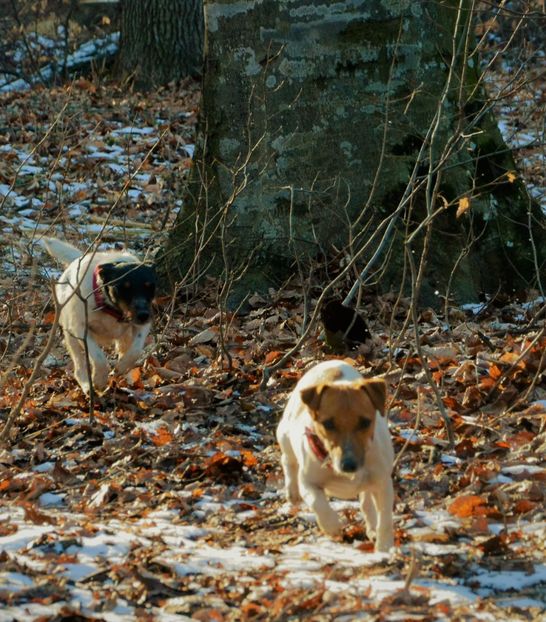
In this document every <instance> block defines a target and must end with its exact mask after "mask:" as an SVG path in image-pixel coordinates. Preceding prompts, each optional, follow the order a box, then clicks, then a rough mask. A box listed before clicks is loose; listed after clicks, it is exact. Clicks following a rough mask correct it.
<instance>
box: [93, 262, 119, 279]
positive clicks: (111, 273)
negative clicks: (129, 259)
mask: <svg viewBox="0 0 546 622" xmlns="http://www.w3.org/2000/svg"><path fill="white" fill-rule="evenodd" d="M116 267H117V266H116V264H115V263H102V264H100V265H99V266H98V268H97V270H98V273H99V275H100V278H101V280H102V282H103V283H105V284H108V283H110V282H111V281H115V280H116V278H118V276H119V275H118V273H117V270H116Z"/></svg>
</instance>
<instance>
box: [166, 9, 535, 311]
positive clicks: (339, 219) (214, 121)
mask: <svg viewBox="0 0 546 622" xmlns="http://www.w3.org/2000/svg"><path fill="white" fill-rule="evenodd" d="M468 5H469V3H467V2H466V0H462V1H461V3H459V2H457V1H456V0H445V1H444V2H438V1H437V0H434V1H430V2H411V1H410V0H402V1H400V0H397V1H396V2H394V1H392V2H391V1H386V0H356V1H355V0H352V1H348V0H347V1H346V2H331V3H330V2H324V1H323V0H262V1H258V0H248V1H246V2H240V1H238V0H237V1H230V0H227V1H223V2H214V3H207V4H206V5H205V13H206V23H207V39H208V42H207V45H208V49H207V52H206V61H205V62H206V65H205V80H204V94H203V107H202V118H201V124H200V129H199V131H198V141H197V150H196V157H195V163H194V168H193V172H192V175H191V179H190V183H189V191H188V194H187V197H186V200H185V207H184V209H183V211H182V212H181V213H180V215H179V217H178V219H177V222H176V225H175V227H174V229H173V230H172V232H171V235H170V239H169V241H168V243H167V245H166V248H165V249H164V251H165V252H164V253H163V256H162V259H161V262H162V266H163V270H164V272H165V273H166V274H167V275H168V277H169V278H170V279H171V280H172V281H175V280H179V279H180V278H183V277H186V276H187V274H188V270H190V268H191V272H192V274H195V275H198V274H200V273H202V271H203V270H204V269H206V270H208V271H212V272H215V273H216V274H223V275H224V278H232V277H233V276H234V275H237V274H239V272H238V270H239V271H242V270H243V269H244V270H246V272H245V275H244V277H243V278H242V279H241V280H239V281H238V287H239V289H240V291H239V294H238V295H239V296H240V295H241V292H244V291H246V290H249V291H252V290H253V289H258V290H259V289H261V290H263V289H265V288H266V287H267V286H268V285H269V284H271V283H273V284H277V283H279V282H280V281H281V279H283V278H284V277H286V275H287V274H290V271H291V270H292V269H293V266H294V265H295V262H296V260H297V265H298V266H299V268H300V269H301V268H302V266H304V263H305V261H306V260H308V259H315V260H316V258H317V257H329V256H331V253H332V249H338V250H339V249H345V250H346V252H347V253H348V254H349V255H352V256H354V255H355V254H358V255H359V259H358V267H359V269H360V268H361V266H362V265H365V264H366V262H369V261H370V258H371V257H372V256H374V261H375V265H370V264H369V263H368V268H369V272H373V271H374V270H375V271H376V274H375V277H374V278H376V279H379V281H380V283H381V284H382V285H383V286H384V287H385V288H389V287H392V286H393V285H394V284H399V283H400V280H401V275H402V274H403V273H405V274H408V273H409V271H408V270H404V266H406V267H407V264H406V263H405V262H406V260H407V257H408V252H411V253H413V254H414V256H415V257H419V256H420V253H421V250H422V249H423V247H424V246H425V245H426V246H427V247H429V250H428V252H427V254H428V269H427V271H426V278H425V280H424V283H423V290H422V291H423V293H424V295H425V296H426V295H427V293H428V294H429V296H428V297H433V294H434V292H436V291H437V292H439V294H440V295H442V294H446V293H449V294H454V295H455V296H456V297H457V298H458V299H459V300H463V301H464V300H472V299H475V298H476V297H477V296H478V295H479V294H480V293H482V292H492V291H496V290H497V289H498V288H499V287H503V288H505V289H509V290H510V291H511V290H513V289H515V288H520V287H524V286H525V285H528V284H529V283H532V282H533V280H534V279H536V276H537V267H539V266H542V267H543V264H544V260H545V256H546V244H545V242H546V237H545V227H544V223H545V219H544V215H543V214H542V213H541V211H540V210H539V209H538V207H537V206H536V205H534V204H532V203H531V202H530V200H529V197H528V195H527V193H526V191H525V188H524V186H523V184H522V183H521V181H519V179H518V178H517V177H516V176H515V175H513V171H514V168H515V166H514V162H513V159H512V156H511V154H510V152H509V151H508V150H507V148H506V146H505V144H504V143H503V141H502V138H501V135H500V133H499V131H498V129H497V126H496V123H495V120H494V118H493V117H492V115H491V112H490V110H489V107H488V105H487V102H486V101H485V98H484V96H483V90H482V88H481V86H480V83H479V75H478V70H477V58H476V56H473V55H470V54H469V52H470V47H471V46H470V43H469V42H470V41H471V40H472V31H471V25H470V20H469V15H470V14H471V12H470V11H468V10H467V9H468ZM443 208H445V209H443ZM457 208H460V210H459V215H458V216H456V212H457ZM461 212H464V214H462V215H461ZM423 223H425V224H426V225H427V226H423ZM530 223H532V225H533V231H532V235H531V232H530V229H529V225H530ZM427 231H428V235H427ZM412 234H413V237H412ZM425 236H427V237H426V240H427V241H426V242H425ZM530 237H533V241H534V244H533V245H531V244H530V243H529V239H530ZM408 239H411V240H412V241H411V244H409V243H407V242H408ZM381 240H383V241H382V242H381ZM378 248H379V249H380V252H379V253H376V251H377V249H378ZM533 249H534V251H535V252H533ZM374 254H375V255H374ZM249 256H250V257H251V260H250V261H248V257H249ZM448 284H450V287H451V289H450V291H449V292H447V288H448Z"/></svg>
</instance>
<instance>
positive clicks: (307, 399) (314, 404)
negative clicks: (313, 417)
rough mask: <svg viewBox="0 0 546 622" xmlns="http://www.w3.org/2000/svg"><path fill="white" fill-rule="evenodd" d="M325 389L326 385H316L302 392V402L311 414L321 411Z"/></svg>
mask: <svg viewBox="0 0 546 622" xmlns="http://www.w3.org/2000/svg"><path fill="white" fill-rule="evenodd" d="M325 388H326V385H325V384H316V385H313V386H311V387H305V389H302V390H301V391H300V397H301V401H302V402H303V403H304V404H305V405H306V406H307V407H308V408H309V409H310V410H311V412H316V411H317V410H318V409H319V406H320V400H321V397H322V394H323V393H324V389H325Z"/></svg>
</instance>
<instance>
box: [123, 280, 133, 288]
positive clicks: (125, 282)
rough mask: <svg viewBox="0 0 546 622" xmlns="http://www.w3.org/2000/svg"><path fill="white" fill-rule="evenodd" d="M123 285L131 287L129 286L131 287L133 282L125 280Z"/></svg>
mask: <svg viewBox="0 0 546 622" xmlns="http://www.w3.org/2000/svg"><path fill="white" fill-rule="evenodd" d="M123 287H125V289H129V287H131V283H129V281H124V282H123Z"/></svg>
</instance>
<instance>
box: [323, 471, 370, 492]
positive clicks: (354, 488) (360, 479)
mask: <svg viewBox="0 0 546 622" xmlns="http://www.w3.org/2000/svg"><path fill="white" fill-rule="evenodd" d="M369 483H370V477H369V473H368V472H367V471H366V469H362V470H361V471H359V472H358V473H355V475H354V477H346V476H344V475H337V474H336V473H334V472H331V475H330V476H329V477H327V478H326V480H325V481H324V483H323V487H324V490H325V491H326V493H327V494H328V495H329V496H331V497H339V498H340V499H355V498H356V497H357V496H358V495H359V494H360V493H361V492H362V491H363V490H364V489H365V488H366V487H367V486H368V485H369Z"/></svg>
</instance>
